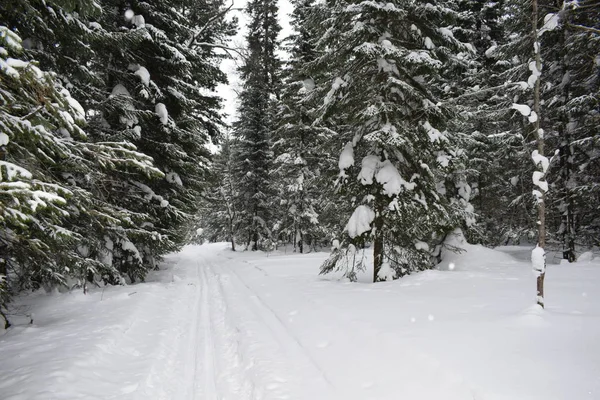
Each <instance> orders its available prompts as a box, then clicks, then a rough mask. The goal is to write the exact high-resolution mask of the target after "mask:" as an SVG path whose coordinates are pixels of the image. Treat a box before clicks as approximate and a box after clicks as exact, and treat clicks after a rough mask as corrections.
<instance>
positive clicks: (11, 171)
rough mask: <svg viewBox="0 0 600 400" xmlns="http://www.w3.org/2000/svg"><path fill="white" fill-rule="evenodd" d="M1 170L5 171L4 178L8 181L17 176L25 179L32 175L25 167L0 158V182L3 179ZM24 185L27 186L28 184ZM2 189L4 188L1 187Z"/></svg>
mask: <svg viewBox="0 0 600 400" xmlns="http://www.w3.org/2000/svg"><path fill="white" fill-rule="evenodd" d="M3 171H6V180H9V181H12V180H14V179H15V178H17V177H19V176H20V177H22V178H25V179H31V178H32V177H33V175H31V172H29V171H27V170H26V169H25V168H23V167H20V166H18V165H16V164H13V163H10V162H8V161H2V160H0V182H1V181H2V180H3V179H4V176H3ZM26 185H27V184H26ZM26 187H29V185H27V186H26ZM3 189H5V188H4V187H3Z"/></svg>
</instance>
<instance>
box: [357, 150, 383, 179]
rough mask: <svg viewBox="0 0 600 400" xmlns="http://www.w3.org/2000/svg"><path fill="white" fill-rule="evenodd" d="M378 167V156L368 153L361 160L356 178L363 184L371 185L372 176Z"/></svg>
mask: <svg viewBox="0 0 600 400" xmlns="http://www.w3.org/2000/svg"><path fill="white" fill-rule="evenodd" d="M378 168H379V156H375V155H370V156H366V157H365V158H363V160H362V168H361V170H360V173H359V174H358V180H359V181H360V183H362V184H363V185H372V184H373V176H375V172H376V171H377V169H378Z"/></svg>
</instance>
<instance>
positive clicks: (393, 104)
mask: <svg viewBox="0 0 600 400" xmlns="http://www.w3.org/2000/svg"><path fill="white" fill-rule="evenodd" d="M538 1H539V5H538V16H537V18H536V21H537V28H535V29H534V28H532V24H533V22H532V10H531V2H524V1H522V0H502V1H493V2H492V1H471V0H448V1H438V2H428V3H427V4H425V3H419V2H416V3H415V2H403V1H397V2H377V1H376V2H358V3H356V2H345V1H339V0H335V1H333V0H332V1H327V2H323V3H314V2H311V1H309V0H297V1H294V3H293V4H294V7H295V11H294V13H293V14H292V20H291V21H292V26H293V28H294V34H293V35H292V36H291V37H290V39H289V42H288V43H289V46H288V48H287V50H288V53H289V55H290V58H289V61H288V62H286V63H284V64H283V65H282V66H281V68H280V67H279V61H277V58H276V57H269V59H268V61H264V60H263V62H262V64H261V63H259V62H257V60H260V57H258V56H257V51H256V49H258V48H262V49H263V50H262V53H261V52H259V53H260V54H261V55H263V56H264V55H266V54H275V53H271V52H273V51H274V50H273V49H274V48H276V45H277V42H276V40H275V36H274V37H273V38H272V40H270V41H266V36H261V37H263V42H260V41H257V40H256V38H257V37H259V36H260V35H264V34H265V33H266V32H267V30H264V29H263V28H264V27H266V26H271V25H270V24H271V22H268V23H266V25H260V24H258V23H257V22H256V21H258V20H257V19H256V17H254V18H253V20H252V21H253V22H252V23H251V26H250V33H249V36H248V52H247V54H248V55H247V57H246V59H245V61H244V62H245V64H244V68H243V69H242V73H243V76H244V79H245V86H244V90H243V93H242V94H241V106H240V110H239V111H240V113H239V120H238V122H237V123H236V126H235V129H234V130H233V134H234V136H233V138H232V142H233V143H235V145H234V146H233V148H234V153H235V156H234V159H235V160H236V161H235V162H234V164H235V165H236V167H237V168H238V173H237V175H236V178H235V179H234V180H233V185H232V187H234V188H236V190H239V193H238V195H239V199H243V200H241V201H240V200H238V203H237V204H239V205H240V206H242V208H244V210H243V211H241V214H240V215H244V214H245V215H246V216H245V217H243V218H242V220H243V221H245V222H240V225H239V226H240V228H241V230H240V232H239V233H238V236H239V238H240V240H241V241H242V242H245V243H246V244H248V245H250V247H251V248H253V249H257V248H259V247H261V246H263V247H265V246H264V244H265V243H270V242H271V241H274V240H277V241H278V242H281V243H293V246H294V249H295V250H299V251H304V250H305V247H304V246H305V244H306V242H307V240H308V241H310V242H312V243H321V244H324V243H328V242H329V243H333V247H334V249H333V253H332V257H331V258H330V259H329V260H328V262H327V263H326V264H325V265H324V266H323V268H322V271H323V272H328V271H331V270H333V269H338V268H343V269H345V270H346V273H347V275H348V276H350V277H351V278H352V277H353V276H354V274H355V271H356V269H357V268H362V267H364V264H365V262H366V261H368V262H371V261H369V260H371V259H370V258H369V257H371V255H370V252H371V251H373V254H372V257H373V261H372V262H373V263H374V274H375V275H374V280H381V279H389V278H394V277H400V276H402V275H405V274H407V273H410V272H411V271H417V270H421V269H425V268H430V267H431V266H433V265H434V264H435V262H436V259H437V254H438V250H439V248H440V246H441V245H442V242H443V240H444V237H445V235H446V233H447V232H449V231H451V230H452V229H454V228H455V227H462V228H463V229H465V233H466V235H467V236H468V237H469V238H470V240H471V241H473V242H480V243H484V244H488V245H499V244H508V243H519V242H520V241H522V240H525V241H532V242H533V241H534V240H535V239H536V238H537V237H538V236H539V237H543V236H544V234H543V232H540V234H539V235H538V228H539V227H540V224H538V221H540V222H542V225H543V224H544V223H543V220H541V219H540V216H542V215H545V216H546V219H545V225H546V232H547V241H546V245H547V246H551V247H553V248H557V247H563V249H564V257H565V258H566V259H568V260H570V261H572V260H574V259H575V258H576V247H577V246H578V245H581V246H590V245H594V244H597V241H594V240H595V239H594V237H595V236H594V232H596V231H597V228H598V224H597V218H598V209H597V207H595V206H593V204H596V201H595V199H596V197H597V191H596V190H595V189H594V188H595V187H596V186H597V185H596V181H597V180H596V179H595V177H596V175H598V174H594V173H593V172H594V171H595V167H596V166H597V162H596V158H597V153H598V152H597V143H598V135H597V134H596V133H595V132H594V131H593V129H591V127H592V126H594V124H596V123H597V118H598V113H597V112H596V111H597V107H598V104H599V103H598V100H599V98H598V75H597V74H596V73H595V72H594V71H596V70H597V64H598V62H597V54H598V53H599V50H598V43H599V40H598V21H596V20H595V19H594V18H593V15H595V14H594V13H597V11H598V6H597V4H595V3H594V2H591V1H590V2H588V1H583V2H581V1H580V2H559V3H556V2H549V1H545V0H544V1H542V0H538ZM262 5H263V7H262V8H261V10H262V12H263V13H264V12H265V11H266V10H270V8H269V7H271V5H270V3H268V2H267V3H264V4H262ZM249 10H250V11H251V14H252V15H256V12H257V8H256V5H255V4H254V3H251V5H250V8H249ZM264 15H266V14H264ZM265 21H266V20H265ZM270 32H271V33H272V32H273V31H272V30H271V31H270ZM258 33H260V35H259V36H257V35H258ZM536 36H537V37H538V38H537V39H536ZM538 42H539V43H538ZM258 43H263V44H264V47H260V46H258ZM266 43H268V45H267V44H266ZM535 43H537V44H535ZM534 49H537V50H536V52H535V53H533V50H534ZM537 57H539V60H537ZM276 64H277V65H276ZM538 64H539V68H538ZM258 66H268V68H265V69H263V70H262V75H261V74H258V75H257V74H254V72H256V71H259V70H260V69H259V68H258ZM257 77H260V79H257ZM257 82H261V83H260V84H256V83H257ZM259 88H260V90H263V92H262V93H263V94H261V95H259V94H258V93H259ZM258 132H260V134H258ZM542 132H543V134H542ZM542 142H545V146H542ZM534 150H535V151H536V152H535V153H534ZM532 154H533V157H534V162H531V157H532ZM545 155H547V156H548V158H547V159H546V158H545ZM532 176H533V177H535V179H534V182H535V190H536V192H533V191H532ZM546 186H547V187H548V194H547V195H546V194H544V193H545V192H546ZM536 194H541V196H540V195H536ZM595 196H596V197H595ZM542 198H543V199H544V203H543V204H544V207H543V208H544V210H540V213H539V214H538V209H540V207H539V205H540V204H542V203H540V200H541V199H542ZM238 210H239V209H238ZM542 211H543V212H542ZM583 213H585V214H586V215H587V216H588V217H587V218H583V217H582V215H583ZM217 236H218V235H217ZM242 238H243V239H242ZM307 238H310V239H307ZM261 241H262V243H263V245H260V244H258V243H259V242H261ZM366 250H368V251H366ZM382 271H383V272H382Z"/></svg>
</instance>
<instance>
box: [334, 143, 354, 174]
mask: <svg viewBox="0 0 600 400" xmlns="http://www.w3.org/2000/svg"><path fill="white" fill-rule="evenodd" d="M353 165H354V147H353V146H352V143H350V142H348V143H346V146H344V150H342V153H341V154H340V160H339V162H338V166H339V168H340V174H341V175H344V172H345V170H346V168H350V167H351V166H353Z"/></svg>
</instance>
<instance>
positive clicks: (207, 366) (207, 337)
mask: <svg viewBox="0 0 600 400" xmlns="http://www.w3.org/2000/svg"><path fill="white" fill-rule="evenodd" d="M199 265H200V263H199V262H198V270H199V275H200V282H201V285H200V286H201V289H200V290H201V300H200V302H201V303H200V305H201V308H200V319H201V324H202V335H203V342H204V346H203V352H204V354H203V359H202V368H201V371H202V373H203V375H204V379H203V383H204V384H203V391H202V394H203V396H199V397H198V396H197V393H196V391H195V392H194V400H199V399H203V400H218V399H219V396H218V391H217V381H216V375H215V371H216V362H215V361H216V360H215V340H214V337H213V332H212V322H213V321H212V318H211V315H210V303H209V302H210V298H209V285H210V283H209V280H208V277H207V275H206V271H205V269H204V268H200V266H199ZM196 365H198V364H197V363H196ZM196 368H197V367H196Z"/></svg>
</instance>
